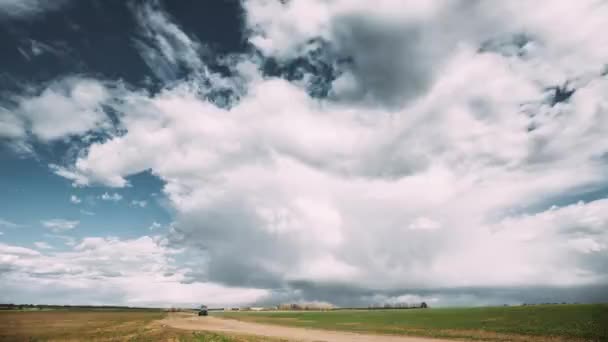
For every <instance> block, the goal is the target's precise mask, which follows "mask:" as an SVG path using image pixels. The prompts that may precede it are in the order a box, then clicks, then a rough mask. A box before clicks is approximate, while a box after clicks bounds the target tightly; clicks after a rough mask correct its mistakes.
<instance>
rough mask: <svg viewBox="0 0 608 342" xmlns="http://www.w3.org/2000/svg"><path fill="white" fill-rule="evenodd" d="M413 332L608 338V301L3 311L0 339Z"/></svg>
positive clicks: (370, 336)
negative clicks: (202, 313)
mask: <svg viewBox="0 0 608 342" xmlns="http://www.w3.org/2000/svg"><path fill="white" fill-rule="evenodd" d="M230 322H234V323H230ZM239 322H243V324H241V323H239ZM274 327H276V328H274ZM281 327H289V329H287V328H285V329H283V328H281ZM273 329H274V330H275V331H272V330H273ZM308 329H311V330H308ZM325 331H327V333H324V332H325ZM332 331H334V332H332ZM340 332H342V333H340ZM353 333H355V334H357V335H353ZM349 334H350V335H349ZM359 334H366V335H359ZM377 334H380V335H387V337H380V336H379V335H377ZM254 335H258V336H254ZM389 335H392V336H394V337H390V336H389ZM374 336H376V337H374ZM398 336H402V339H399V338H398ZM408 336H411V337H423V338H441V339H454V340H465V341H469V340H477V341H553V342H557V341H608V304H594V305H537V306H519V307H484V308H449V309H448V308H446V309H408V310H336V311H277V312H270V311H269V312H251V311H240V312H212V314H211V317H197V316H196V315H195V314H193V313H167V312H162V311H152V310H151V311H128V310H125V311H115V310H49V311H0V341H184V342H191V341H192V342H193V341H203V342H204V341H207V342H235V341H239V342H244V341H252V342H259V341H274V342H276V341H297V340H311V341H313V340H314V341H316V340H322V341H353V340H357V341H358V340H361V341H363V340H365V341H380V340H387V341H388V340H390V341H393V340H400V341H401V340H404V341H405V340H407V341H410V339H408ZM355 337H356V338H355ZM411 341H420V340H419V339H418V338H412V339H411Z"/></svg>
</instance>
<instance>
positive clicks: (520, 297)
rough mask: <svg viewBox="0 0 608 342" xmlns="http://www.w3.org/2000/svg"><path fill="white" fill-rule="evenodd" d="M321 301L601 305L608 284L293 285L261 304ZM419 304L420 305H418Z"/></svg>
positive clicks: (361, 304)
mask: <svg viewBox="0 0 608 342" xmlns="http://www.w3.org/2000/svg"><path fill="white" fill-rule="evenodd" d="M313 301H322V302H328V303H332V304H334V305H337V306H340V307H368V306H374V305H384V304H394V303H397V302H406V303H407V302H408V301H409V303H408V304H419V301H426V302H427V303H428V304H430V305H431V306H433V305H437V306H468V305H474V306H481V305H503V304H508V305H518V304H542V303H564V302H565V303H602V302H606V301H608V284H602V285H589V286H574V287H542V286H538V287H456V288H424V289H419V288H411V289H391V290H383V289H373V288H361V287H357V286H354V285H352V284H347V283H335V284H323V283H312V282H291V283H289V286H288V287H285V288H283V289H277V290H274V291H272V292H271V295H270V296H269V297H267V298H264V300H263V301H261V303H262V304H274V305H276V304H280V303H290V302H292V303H293V302H313ZM417 301H418V302H417Z"/></svg>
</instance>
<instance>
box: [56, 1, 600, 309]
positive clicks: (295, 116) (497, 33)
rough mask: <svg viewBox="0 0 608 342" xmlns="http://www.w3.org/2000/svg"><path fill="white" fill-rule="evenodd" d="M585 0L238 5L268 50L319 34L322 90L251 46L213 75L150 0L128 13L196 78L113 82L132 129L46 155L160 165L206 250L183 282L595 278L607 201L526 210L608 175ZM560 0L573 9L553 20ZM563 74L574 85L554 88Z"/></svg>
mask: <svg viewBox="0 0 608 342" xmlns="http://www.w3.org/2000/svg"><path fill="white" fill-rule="evenodd" d="M591 4H592V3H591V2H587V1H581V2H577V3H576V4H569V5H568V6H565V5H564V7H562V6H561V5H559V6H556V7H554V8H553V9H552V10H549V11H548V10H546V9H545V10H542V11H541V10H540V9H538V8H536V7H535V6H538V5H536V4H530V3H529V2H519V1H510V2H505V3H504V4H503V3H502V2H501V3H500V4H494V3H493V4H491V5H490V4H484V3H475V4H469V3H467V2H461V1H446V2H443V1H439V2H433V3H431V2H425V3H424V4H421V3H419V2H414V1H393V0H382V1H378V2H376V3H375V4H374V6H373V7H372V8H370V6H369V2H367V1H322V0H316V1H304V0H294V1H289V2H286V3H284V4H283V3H281V2H277V1H263V0H249V1H246V2H245V9H246V15H247V21H248V25H249V26H250V28H251V29H252V30H253V32H254V34H253V35H252V37H251V39H250V41H251V42H252V43H253V44H254V45H255V46H257V47H258V48H259V49H260V50H261V51H262V52H263V53H264V54H266V55H268V56H275V57H277V58H279V59H280V60H281V61H282V62H284V63H288V62H289V61H290V60H292V59H293V58H295V57H301V58H304V59H308V60H309V62H310V63H315V62H316V61H315V60H314V58H315V57H314V56H311V54H310V52H311V50H314V49H317V47H318V46H315V45H314V44H321V43H320V41H321V42H323V44H327V47H326V50H327V51H328V54H327V55H326V56H325V55H324V56H323V57H322V58H324V59H326V61H325V62H327V63H328V64H330V65H333V66H334V67H335V68H336V69H339V70H338V73H339V75H338V76H337V78H336V79H328V80H326V82H327V83H328V84H329V85H330V86H331V87H332V89H331V91H330V96H329V97H328V98H321V99H319V98H315V97H311V96H310V93H309V90H310V89H309V88H308V87H309V86H310V84H308V83H307V82H306V81H303V82H289V81H287V80H285V79H281V78H272V77H265V76H264V75H262V74H261V73H260V71H259V70H257V67H256V64H255V63H256V60H255V59H254V58H251V59H252V61H248V62H245V61H244V60H245V59H246V58H247V56H241V58H235V59H234V60H235V63H233V64H232V65H230V67H231V69H232V70H233V72H234V73H237V75H235V76H234V78H226V79H219V80H218V79H215V78H210V77H209V76H208V75H205V73H204V72H199V70H204V69H205V67H204V63H202V61H201V60H200V59H197V54H196V53H195V52H196V51H197V50H196V49H197V48H198V47H197V45H196V43H195V41H194V40H192V39H190V38H189V37H188V36H186V35H185V34H184V33H183V32H181V31H180V30H179V27H178V26H177V25H175V24H173V23H172V22H171V21H170V19H169V18H168V16H167V15H166V13H164V12H162V11H161V10H159V9H158V8H155V7H154V6H152V7H150V6H147V5H146V6H144V7H143V8H138V9H136V11H141V12H137V13H140V14H139V16H138V19H139V20H140V21H141V25H142V30H143V32H144V34H145V35H146V36H147V37H148V39H150V40H152V41H154V42H155V43H154V44H153V45H150V46H148V48H149V49H155V50H154V53H156V54H158V53H159V52H160V55H161V56H163V58H164V59H163V63H168V66H167V68H164V69H162V68H161V69H162V70H165V69H166V70H165V71H163V72H164V73H165V74H166V76H167V78H171V77H173V76H172V75H173V74H172V72H173V71H174V68H177V69H175V70H178V69H179V67H180V66H185V67H187V68H189V69H190V70H192V71H193V77H192V78H191V79H189V80H188V81H184V82H181V83H180V82H177V83H171V84H170V86H167V87H166V88H165V89H163V90H162V91H160V92H159V93H157V94H154V95H149V94H147V93H143V92H136V91H131V92H129V91H126V90H123V91H122V93H120V94H118V93H116V94H114V96H118V97H119V99H120V101H113V102H112V103H113V106H114V109H115V110H116V111H117V112H120V113H122V114H121V117H120V121H121V126H122V127H121V128H123V129H124V134H121V135H119V136H118V135H117V136H113V137H112V138H110V139H107V140H105V141H100V142H94V143H92V144H91V145H90V146H88V147H87V148H86V150H84V151H82V153H81V154H80V155H79V158H78V159H77V160H76V161H75V162H74V163H73V164H71V165H67V166H65V167H58V166H55V167H54V168H55V171H56V172H57V173H58V174H60V175H62V176H64V177H66V178H69V179H72V180H74V182H75V183H77V184H80V185H90V184H96V183H101V184H104V185H107V186H113V187H124V186H126V185H127V184H128V182H127V179H126V177H128V176H130V175H133V174H136V173H139V172H143V171H146V170H150V171H151V172H152V174H154V175H156V176H158V177H160V178H161V179H162V180H163V181H164V182H165V186H164V193H165V195H166V196H167V198H168V199H169V201H170V205H171V206H172V209H174V210H175V222H174V224H173V225H172V226H171V229H170V232H169V242H170V243H171V244H172V245H175V246H180V247H184V248H186V249H187V250H188V251H189V252H192V253H195V252H196V253H201V256H200V259H197V263H196V264H194V265H192V266H191V267H190V269H189V270H187V271H184V273H183V277H184V280H185V281H187V282H193V283H195V282H202V283H204V284H207V283H208V282H216V283H217V282H219V283H224V284H229V285H233V286H245V287H258V288H280V287H284V286H287V285H288V284H296V283H302V282H312V283H357V284H359V285H360V286H361V287H367V288H375V289H385V290H386V289H403V288H415V287H419V288H428V287H443V288H449V287H462V286H494V287H500V286H532V285H535V286H536V285H551V286H563V285H585V284H597V283H602V282H606V281H607V279H606V277H607V276H608V274H607V273H606V270H605V269H603V268H602V267H599V266H598V265H602V264H605V261H606V255H607V253H606V244H607V241H606V235H605V231H606V229H605V228H606V221H605V218H604V216H605V215H604V214H602V213H603V212H608V208H606V202H605V200H596V201H593V202H590V203H587V204H580V205H573V206H566V207H563V208H559V209H552V210H548V211H543V210H541V209H536V210H535V211H540V212H539V213H535V214H530V215H524V214H521V213H522V212H525V211H526V210H528V211H530V210H533V208H543V206H549V205H550V204H552V203H553V202H554V201H557V200H558V199H560V198H572V196H573V195H577V194H580V193H581V192H582V191H583V190H588V189H594V190H595V189H602V187H605V186H606V184H608V178H607V177H606V174H605V167H606V162H607V160H606V156H607V155H608V120H606V118H607V117H608V116H607V114H608V112H607V111H608V102H607V101H606V97H605V94H606V91H608V79H607V78H606V76H602V75H601V73H600V70H602V68H604V63H605V62H606V61H605V60H602V57H601V56H606V55H608V54H606V53H605V52H606V50H605V49H606V46H608V45H607V44H603V42H605V39H606V38H605V37H604V36H602V35H601V32H604V31H605V28H607V27H608V20H606V19H605V18H608V13H606V11H607V9H606V7H607V6H605V5H597V6H595V7H594V6H591ZM406 7H407V10H405V9H406ZM566 7H568V8H571V9H572V12H571V13H573V15H575V16H576V17H578V19H579V20H580V21H579V20H572V21H570V20H567V21H566V23H565V24H564V25H562V26H559V28H556V25H555V24H554V23H555V22H560V20H561V19H562V18H563V16H564V13H565V12H567V11H565V10H564V8H566ZM514 13H520V14H521V15H519V14H518V15H514ZM534 13H543V15H542V16H538V15H536V14H534ZM511 18H514V19H513V20H511ZM587 19H589V20H587ZM578 22H584V23H585V24H584V27H583V28H579V27H578V26H579V25H578V24H577V23H578ZM565 31H568V32H565ZM573 32H574V33H573ZM372 43H373V44H376V45H373V46H371V47H370V44H372ZM142 54H144V55H145V56H148V57H150V56H152V55H151V52H150V51H149V50H147V49H143V50H142ZM150 58H151V57H150ZM348 58H350V59H351V60H352V61H351V62H350V63H346V65H343V66H336V65H337V64H339V63H338V60H339V59H348ZM252 66H253V68H252ZM308 76H309V77H312V76H315V75H312V76H311V75H308ZM317 76H318V75H317ZM215 77H216V78H217V76H215ZM234 79H238V80H241V81H242V82H244V84H243V87H245V88H246V90H247V91H246V92H245V93H243V95H242V97H241V98H240V100H239V101H235V102H233V103H231V106H228V107H229V108H221V107H218V106H216V105H215V104H214V103H212V102H211V101H210V100H207V99H205V98H204V97H203V96H201V93H202V94H207V93H209V91H210V90H213V89H216V88H218V89H220V88H223V87H226V85H230V84H234V82H233V80H234ZM210 80H211V81H210ZM566 80H572V84H573V85H572V86H573V87H575V92H573V93H572V94H569V95H568V96H566V97H564V96H562V97H559V96H558V94H557V93H558V90H554V91H550V90H547V89H546V87H548V86H561V84H562V83H563V82H564V81H566ZM214 81H217V82H218V83H214ZM108 196H109V195H108ZM547 204H548V205H547ZM589 217H592V218H589ZM572 231H576V232H572ZM241 255H247V256H248V257H247V258H245V259H243V258H241V257H239V256H241ZM313 299H314V298H313Z"/></svg>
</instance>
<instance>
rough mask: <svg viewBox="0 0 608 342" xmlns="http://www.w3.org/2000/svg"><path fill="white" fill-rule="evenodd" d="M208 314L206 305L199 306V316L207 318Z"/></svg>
mask: <svg viewBox="0 0 608 342" xmlns="http://www.w3.org/2000/svg"><path fill="white" fill-rule="evenodd" d="M208 314H209V309H207V306H206V305H201V307H200V309H198V315H199V316H207V315H208Z"/></svg>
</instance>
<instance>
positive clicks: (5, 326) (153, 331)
mask: <svg viewBox="0 0 608 342" xmlns="http://www.w3.org/2000/svg"><path fill="white" fill-rule="evenodd" d="M165 316H166V313H165V312H161V311H133V312H130V311H105V310H104V311H97V310H95V311H83V310H76V311H68V310H59V311H52V310H48V311H4V312H2V311H0V341H11V342H12V341H28V342H33V341H133V342H139V341H141V342H144V341H146V342H147V341H175V342H260V341H268V339H263V340H262V339H259V338H257V337H252V336H237V335H223V334H217V333H210V332H202V331H197V332H191V331H185V330H179V329H173V328H170V327H167V326H164V325H162V324H160V323H158V322H157V320H160V319H162V318H164V317H165ZM277 341H278V340H277Z"/></svg>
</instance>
